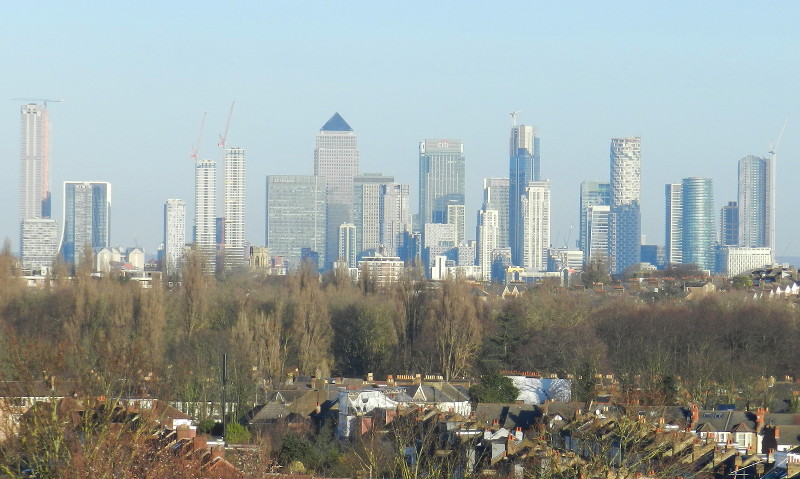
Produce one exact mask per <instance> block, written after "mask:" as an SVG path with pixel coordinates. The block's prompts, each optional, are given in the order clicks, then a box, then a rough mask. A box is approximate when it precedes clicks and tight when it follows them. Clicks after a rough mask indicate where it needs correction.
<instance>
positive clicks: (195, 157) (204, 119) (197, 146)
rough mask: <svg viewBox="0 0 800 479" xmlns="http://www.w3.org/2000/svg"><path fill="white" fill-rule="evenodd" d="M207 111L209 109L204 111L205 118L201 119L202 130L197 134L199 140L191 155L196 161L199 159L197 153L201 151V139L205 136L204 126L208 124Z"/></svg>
mask: <svg viewBox="0 0 800 479" xmlns="http://www.w3.org/2000/svg"><path fill="white" fill-rule="evenodd" d="M207 113H208V112H207V111H204V112H203V119H202V120H200V132H199V133H198V134H197V142H196V143H195V144H194V146H193V147H192V155H191V157H192V159H193V160H194V161H197V153H198V152H199V151H200V140H201V139H202V138H203V127H204V126H205V124H206V114H207Z"/></svg>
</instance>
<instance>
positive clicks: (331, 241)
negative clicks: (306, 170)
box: [314, 113, 359, 268]
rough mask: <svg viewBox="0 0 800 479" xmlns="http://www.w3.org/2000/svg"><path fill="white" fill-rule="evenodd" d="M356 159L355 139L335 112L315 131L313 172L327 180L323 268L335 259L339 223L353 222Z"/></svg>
mask: <svg viewBox="0 0 800 479" xmlns="http://www.w3.org/2000/svg"><path fill="white" fill-rule="evenodd" d="M358 162H359V154H358V138H357V137H356V134H355V132H354V131H353V129H352V128H351V127H350V125H348V124H347V122H346V121H344V118H342V117H341V116H340V115H339V113H334V114H333V116H332V117H331V118H330V120H328V121H327V122H326V123H325V124H324V125H323V126H322V128H321V129H320V130H319V132H318V133H317V141H316V147H315V148H314V174H315V175H317V176H318V177H323V178H324V179H325V180H326V181H327V183H326V185H327V186H326V191H327V208H328V210H327V214H326V218H327V219H326V221H327V225H326V228H325V231H326V237H327V240H326V243H327V248H326V251H327V252H328V256H323V257H324V258H325V262H324V264H325V268H329V267H330V266H331V264H332V263H333V261H334V260H336V258H335V256H336V252H337V251H338V244H337V238H338V237H339V225H340V224H342V223H352V222H353V178H354V177H355V176H356V175H358ZM320 253H323V252H320Z"/></svg>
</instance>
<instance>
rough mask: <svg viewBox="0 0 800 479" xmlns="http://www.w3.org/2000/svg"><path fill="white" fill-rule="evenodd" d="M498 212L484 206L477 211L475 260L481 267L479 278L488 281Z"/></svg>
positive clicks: (497, 228) (496, 234)
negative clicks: (476, 249)
mask: <svg viewBox="0 0 800 479" xmlns="http://www.w3.org/2000/svg"><path fill="white" fill-rule="evenodd" d="M499 222H500V221H499V213H498V211H497V210H494V209H487V208H486V207H485V206H484V208H483V209H482V210H480V211H478V226H477V231H476V236H477V239H478V245H477V248H478V251H477V256H478V258H477V260H478V266H480V268H481V280H483V281H490V280H491V275H492V260H493V257H494V256H493V253H494V250H496V249H497V247H498V246H497V241H498V237H499V230H500V225H499Z"/></svg>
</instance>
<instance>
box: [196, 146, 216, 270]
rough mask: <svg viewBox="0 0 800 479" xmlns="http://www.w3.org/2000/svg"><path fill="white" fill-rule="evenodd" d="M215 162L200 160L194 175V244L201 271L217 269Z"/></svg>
mask: <svg viewBox="0 0 800 479" xmlns="http://www.w3.org/2000/svg"><path fill="white" fill-rule="evenodd" d="M216 211H217V163H216V162H215V161H213V160H200V161H198V162H197V164H196V165H195V175H194V245H195V249H196V250H197V251H196V253H197V254H199V255H200V257H201V258H202V261H203V272H204V273H205V274H214V273H215V272H216V269H217V215H216Z"/></svg>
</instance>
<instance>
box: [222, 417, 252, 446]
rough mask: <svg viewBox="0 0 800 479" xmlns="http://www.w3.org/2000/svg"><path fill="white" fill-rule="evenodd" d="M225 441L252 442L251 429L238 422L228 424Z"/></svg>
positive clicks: (234, 442) (236, 442) (235, 442)
mask: <svg viewBox="0 0 800 479" xmlns="http://www.w3.org/2000/svg"><path fill="white" fill-rule="evenodd" d="M226 429H227V430H226V431H225V442H228V443H233V444H243V443H247V442H250V431H248V430H247V428H246V427H244V426H242V425H241V424H239V423H238V422H232V423H230V424H228V425H226Z"/></svg>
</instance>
